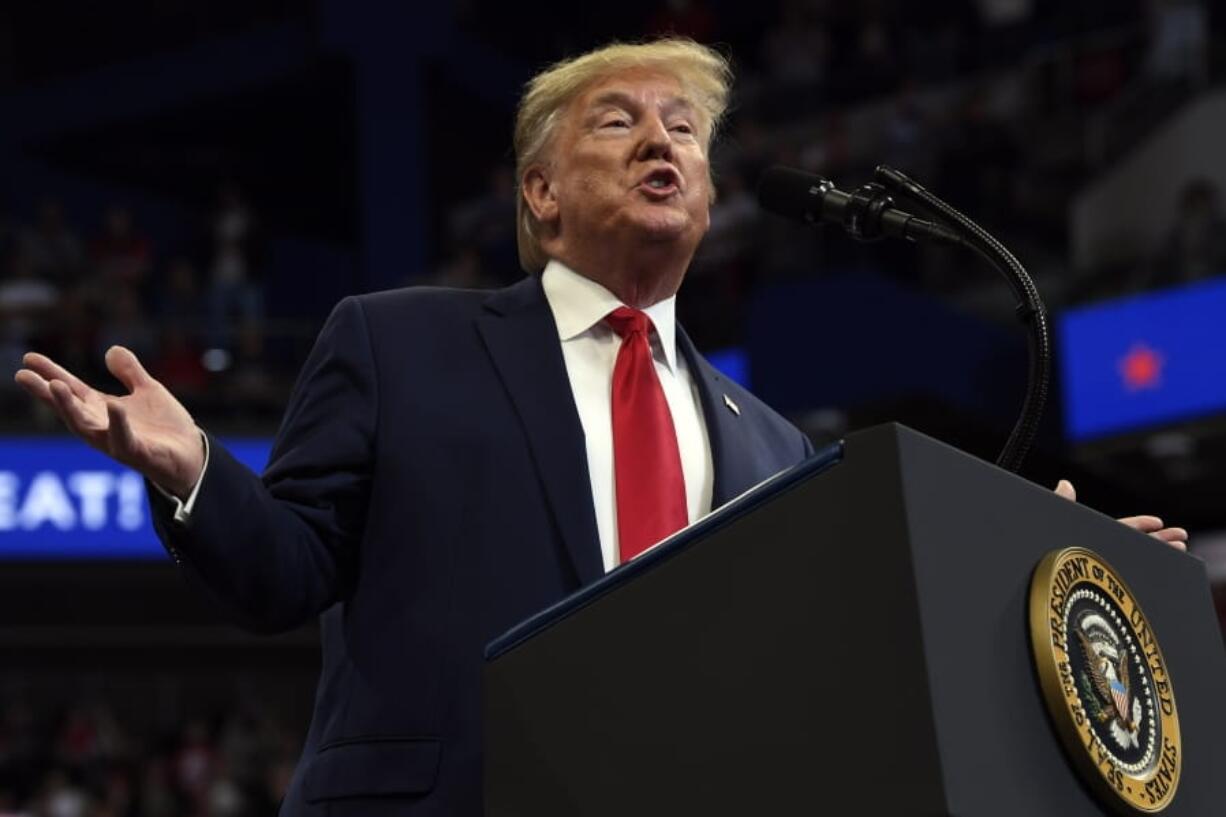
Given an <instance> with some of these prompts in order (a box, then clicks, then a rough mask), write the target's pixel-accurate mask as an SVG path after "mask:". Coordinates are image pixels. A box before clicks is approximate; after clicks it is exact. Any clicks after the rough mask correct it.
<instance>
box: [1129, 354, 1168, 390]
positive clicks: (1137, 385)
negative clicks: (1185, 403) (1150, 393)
mask: <svg viewBox="0 0 1226 817" xmlns="http://www.w3.org/2000/svg"><path fill="white" fill-rule="evenodd" d="M1164 365H1166V358H1165V357H1163V356H1162V355H1161V354H1160V353H1158V352H1157V351H1156V350H1154V349H1152V348H1151V347H1150V346H1149V345H1148V344H1146V343H1144V342H1138V343H1134V344H1133V345H1132V347H1131V348H1130V349H1129V350H1128V354H1126V355H1124V356H1123V357H1122V358H1120V362H1119V370H1120V377H1121V378H1123V380H1124V388H1126V389H1128V391H1140V390H1142V389H1156V388H1158V386H1160V385H1162V367H1163V366H1164Z"/></svg>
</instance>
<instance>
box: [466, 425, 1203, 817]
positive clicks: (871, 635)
mask: <svg viewBox="0 0 1226 817" xmlns="http://www.w3.org/2000/svg"><path fill="white" fill-rule="evenodd" d="M1074 545H1078V546H1083V547H1087V548H1090V549H1092V550H1094V551H1097V552H1098V553H1099V554H1100V555H1101V556H1103V557H1104V558H1105V559H1107V560H1108V561H1109V562H1110V563H1111V564H1112V565H1113V566H1114V568H1115V569H1116V570H1117V571H1118V572H1119V573H1120V574H1121V575H1122V576H1124V577H1126V580H1127V581H1128V583H1129V584H1131V586H1132V589H1133V591H1134V592H1135V593H1136V595H1137V597H1138V600H1139V601H1140V603H1141V605H1142V607H1143V609H1144V611H1145V612H1146V613H1147V614H1148V616H1149V621H1150V623H1151V624H1152V626H1153V627H1154V629H1155V631H1156V633H1157V635H1158V637H1159V639H1160V641H1161V645H1162V649H1163V651H1164V653H1165V655H1166V660H1167V664H1168V666H1169V672H1170V677H1171V681H1172V683H1173V686H1174V690H1175V694H1176V696H1177V701H1178V707H1179V714H1180V721H1181V724H1182V731H1183V763H1184V765H1183V771H1182V777H1181V780H1180V783H1179V788H1178V793H1177V795H1176V796H1175V799H1174V801H1173V802H1172V803H1171V805H1170V806H1169V808H1168V809H1167V810H1166V811H1165V812H1163V813H1164V814H1165V815H1171V817H1184V816H1185V815H1222V814H1226V654H1224V652H1223V645H1222V637H1221V635H1220V633H1219V630H1218V627H1217V623H1216V619H1215V617H1214V614H1213V610H1212V604H1211V601H1210V595H1209V588H1208V583H1207V580H1206V576H1205V571H1204V569H1203V566H1202V565H1201V563H1200V562H1199V561H1198V560H1196V559H1195V558H1192V557H1189V556H1186V555H1184V554H1181V553H1178V552H1176V551H1174V550H1172V549H1170V548H1168V547H1165V546H1163V545H1161V544H1159V543H1157V542H1155V541H1154V540H1153V539H1151V538H1149V537H1146V536H1143V535H1141V534H1139V533H1135V532H1133V531H1131V530H1128V529H1126V528H1125V527H1124V526H1122V525H1120V524H1119V523H1118V522H1116V521H1114V520H1112V519H1109V518H1107V517H1105V516H1103V515H1102V514H1099V513H1097V512H1095V511H1092V510H1090V509H1088V508H1086V507H1084V506H1079V505H1075V504H1073V503H1071V502H1068V501H1065V500H1063V499H1060V498H1059V497H1056V496H1055V495H1053V494H1052V493H1051V491H1049V490H1047V489H1045V488H1042V487H1039V486H1036V485H1033V484H1030V483H1028V482H1026V481H1024V480H1022V479H1020V478H1018V477H1016V476H1014V475H1012V474H1009V473H1006V472H1004V471H1002V470H1000V469H998V468H995V467H993V466H991V465H988V464H986V463H984V462H981V461H979V460H977V459H974V458H973V457H970V456H967V455H966V454H963V453H961V452H959V451H956V450H954V449H953V448H950V447H948V446H946V445H943V444H941V443H939V442H936V441H934V440H932V439H929V438H927V437H924V436H922V435H920V434H917V433H915V432H913V431H910V430H908V429H905V428H902V427H898V426H889V427H880V428H876V429H872V430H869V431H865V432H863V433H860V434H855V435H852V436H851V437H849V438H848V439H847V441H846V443H845V444H843V445H841V446H837V447H834V448H832V449H828V450H827V451H825V452H822V453H821V454H819V455H818V457H816V458H815V459H813V460H811V461H810V462H808V463H806V464H804V465H801V466H799V467H797V468H796V469H793V470H792V471H789V472H785V473H784V474H781V475H780V476H778V477H776V478H774V479H773V480H771V481H770V482H768V483H766V484H764V485H762V486H760V487H759V488H758V489H756V490H755V491H753V492H751V493H750V494H747V495H746V496H744V497H742V498H741V499H739V500H737V501H736V502H734V503H732V504H731V505H729V506H726V507H725V508H723V509H722V510H720V511H719V512H717V513H716V514H714V515H712V516H711V517H708V518H707V519H706V520H704V521H703V522H701V523H699V524H698V525H695V526H693V527H692V528H690V529H687V530H686V531H683V532H682V533H680V534H678V535H677V536H674V537H673V538H672V539H670V540H669V541H668V542H666V543H664V544H663V545H661V546H660V547H658V548H656V549H655V550H653V551H651V552H650V553H648V554H645V555H644V556H642V557H640V558H639V559H638V560H636V561H635V562H632V563H630V564H629V565H626V566H624V567H622V568H619V569H618V570H616V571H614V572H613V573H611V574H609V575H608V576H606V577H605V578H604V579H603V580H602V581H601V582H598V583H597V584H595V585H593V586H591V587H589V588H587V589H586V590H584V591H582V592H580V593H579V594H577V595H575V596H573V597H571V598H569V599H567V600H565V601H564V602H562V603H561V604H559V605H557V606H556V607H554V608H552V609H550V610H547V611H545V612H544V613H542V614H541V615H539V616H537V617H535V618H534V619H531V620H529V621H527V622H525V623H524V624H522V625H520V626H519V627H517V628H516V629H514V630H512V631H511V632H509V633H507V635H506V636H504V637H503V638H501V639H500V640H499V641H497V642H495V643H494V644H491V645H490V649H489V651H488V659H489V660H488V663H487V666H486V674H485V682H486V684H485V685H486V691H485V699H486V712H485V721H486V730H487V732H486V734H487V740H486V810H487V812H486V813H487V814H488V815H490V817H553V816H554V815H557V817H563V816H565V817H588V816H589V815H591V816H593V817H594V816H595V815H601V816H603V815H610V817H612V815H617V817H628V815H634V817H653V816H654V815H669V817H680V816H681V815H686V816H687V817H688V815H704V817H717V815H736V817H746V815H783V814H787V815H792V814H813V815H826V814H829V815H836V814H837V815H846V814H864V815H898V817H910V815H925V816H927V817H935V816H936V815H956V817H989V815H990V817H1013V816H1014V815H1016V816H1017V817H1022V816H1023V815H1024V816H1025V817H1035V815H1047V816H1055V815H1099V814H1103V813H1104V812H1105V811H1106V805H1105V803H1104V801H1102V800H1098V799H1096V798H1095V797H1094V796H1093V795H1092V794H1091V792H1090V790H1089V789H1088V788H1087V787H1086V786H1085V785H1084V784H1083V783H1082V781H1081V778H1080V777H1079V776H1078V774H1077V773H1076V771H1075V770H1074V768H1073V766H1072V764H1071V763H1070V761H1069V759H1068V756H1067V755H1066V753H1065V751H1064V748H1063V746H1062V745H1061V744H1060V742H1059V740H1058V738H1057V735H1056V733H1055V731H1054V729H1053V725H1052V722H1051V721H1050V719H1049V718H1048V715H1047V712H1046V709H1045V707H1044V703H1043V699H1042V695H1041V693H1040V689H1039V684H1038V681H1037V678H1036V675H1035V669H1034V665H1033V663H1034V662H1033V660H1032V658H1031V654H1030V642H1029V636H1028V629H1027V598H1028V586H1029V582H1030V578H1031V574H1032V572H1033V571H1034V568H1035V566H1036V565H1037V564H1038V562H1039V561H1040V559H1041V558H1042V557H1043V556H1044V554H1046V553H1047V552H1049V551H1051V550H1054V549H1057V548H1065V547H1070V546H1074Z"/></svg>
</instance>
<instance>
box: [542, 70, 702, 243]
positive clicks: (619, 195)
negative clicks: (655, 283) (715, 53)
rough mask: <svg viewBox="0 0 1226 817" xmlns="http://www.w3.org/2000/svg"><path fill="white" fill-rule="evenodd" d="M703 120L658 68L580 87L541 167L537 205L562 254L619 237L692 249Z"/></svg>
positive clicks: (698, 234) (698, 225)
mask: <svg viewBox="0 0 1226 817" xmlns="http://www.w3.org/2000/svg"><path fill="white" fill-rule="evenodd" d="M705 128H706V124H705V122H704V121H703V120H702V118H701V117H700V115H699V112H698V110H697V109H696V108H695V107H694V105H693V103H691V102H690V101H689V100H687V99H686V98H685V96H684V93H683V91H682V89H681V86H680V84H679V83H678V82H677V80H676V79H674V78H673V77H671V76H669V75H667V74H662V73H659V72H658V71H651V70H647V69H636V70H631V71H627V72H623V73H620V74H616V75H614V76H612V77H610V78H609V79H606V80H602V81H600V82H597V83H596V84H595V85H593V86H592V87H591V88H589V89H587V90H586V91H585V92H584V93H583V94H582V95H580V96H579V97H578V98H577V99H576V100H575V101H574V102H573V103H572V104H571V105H570V107H569V108H567V109H566V111H565V113H564V118H563V121H562V122H561V123H560V126H559V129H558V134H557V136H556V137H555V142H554V145H553V147H552V150H551V152H550V156H549V162H548V165H547V167H546V168H544V170H543V175H544V177H545V180H546V181H547V184H548V188H549V193H550V197H551V199H552V201H551V207H552V209H550V210H548V211H546V212H544V213H543V214H542V213H538V216H540V215H543V216H544V218H543V220H544V221H546V222H547V223H548V222H551V223H552V224H553V226H554V227H555V228H556V230H557V234H558V237H559V238H560V239H561V242H562V246H564V247H565V248H566V250H567V252H565V253H564V254H566V255H572V254H573V255H574V256H575V257H589V258H590V257H599V255H600V252H601V248H602V247H606V248H611V247H625V246H627V245H626V244H625V243H624V242H641V243H645V244H654V243H660V242H673V243H674V244H673V246H675V247H678V248H681V249H683V250H688V252H689V253H690V254H692V253H693V251H694V249H696V248H697V246H698V242H699V241H700V240H701V239H702V236H703V235H704V234H705V233H706V231H707V228H708V227H709V226H710V214H709V203H710V177H709V171H708V163H707V149H706V143H707V133H706V130H705ZM555 219H556V220H555ZM631 246H632V245H631ZM576 250H578V252H575V251H576Z"/></svg>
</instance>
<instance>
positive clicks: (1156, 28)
mask: <svg viewBox="0 0 1226 817" xmlns="http://www.w3.org/2000/svg"><path fill="white" fill-rule="evenodd" d="M1206 5H1207V4H1205V3H1202V2H1200V0H1151V3H1150V44H1149V54H1148V55H1147V57H1146V60H1145V68H1146V71H1147V72H1148V74H1149V76H1150V77H1151V78H1153V79H1156V80H1161V81H1186V80H1199V79H1203V78H1204V76H1205V72H1206V70H1207V68H1208V44H1209V20H1208V10H1207V8H1206Z"/></svg>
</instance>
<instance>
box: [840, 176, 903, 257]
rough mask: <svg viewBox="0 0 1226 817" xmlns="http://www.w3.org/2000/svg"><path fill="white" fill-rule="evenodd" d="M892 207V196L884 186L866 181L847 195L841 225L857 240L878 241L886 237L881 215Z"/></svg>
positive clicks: (893, 205)
mask: <svg viewBox="0 0 1226 817" xmlns="http://www.w3.org/2000/svg"><path fill="white" fill-rule="evenodd" d="M894 207H895V204H894V198H893V197H892V196H891V195H890V193H889V191H888V190H886V188H885V187H883V186H882V185H880V184H877V183H876V182H868V183H867V184H863V185H861V186H859V187H857V188H856V189H855V190H853V191H851V193H850V194H849V195H848V201H847V206H846V208H844V210H843V227H844V229H846V230H847V232H848V234H850V235H851V237H852V238H854V239H856V240H857V241H864V242H871V241H880V240H881V239H883V238H885V237H886V231H885V229H884V227H883V224H882V216H883V214H884V213H885V212H886V211H887V210H890V209H893V208H894Z"/></svg>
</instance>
